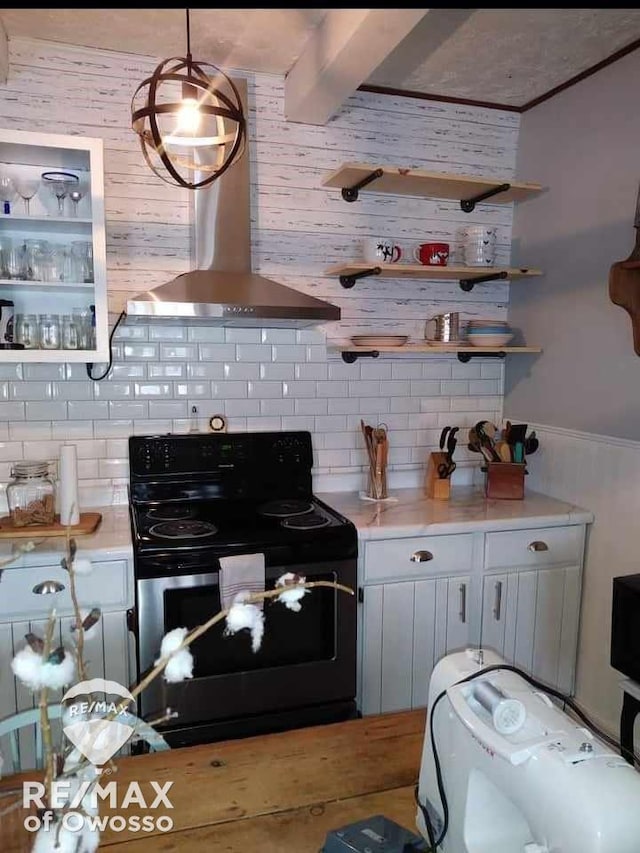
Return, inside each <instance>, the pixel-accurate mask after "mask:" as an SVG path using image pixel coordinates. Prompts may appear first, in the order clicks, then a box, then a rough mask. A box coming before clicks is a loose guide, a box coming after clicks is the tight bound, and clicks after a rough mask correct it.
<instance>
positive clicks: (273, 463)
mask: <svg viewBox="0 0 640 853" xmlns="http://www.w3.org/2000/svg"><path fill="white" fill-rule="evenodd" d="M129 465H130V471H131V481H132V482H135V481H136V480H138V479H141V478H142V479H144V478H147V477H151V476H155V477H157V476H168V477H171V476H182V475H184V474H194V475H207V474H224V473H225V472H234V471H238V472H243V473H244V474H245V475H246V474H247V473H253V474H254V475H255V476H256V477H258V476H259V472H260V471H261V470H264V469H273V468H274V467H280V466H283V467H284V466H286V467H287V468H290V469H296V470H300V471H305V470H308V471H310V470H311V467H312V465H313V453H312V449H311V434H310V433H308V432H281V433H280V432H278V433H272V432H262V433H235V434H233V433H231V434H230V433H226V434H213V435H193V434H189V435H159V436H132V437H131V438H130V439H129Z"/></svg>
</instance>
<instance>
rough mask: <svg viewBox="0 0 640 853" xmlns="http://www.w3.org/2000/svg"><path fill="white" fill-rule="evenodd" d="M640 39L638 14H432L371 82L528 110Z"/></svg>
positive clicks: (541, 11)
mask: <svg viewBox="0 0 640 853" xmlns="http://www.w3.org/2000/svg"><path fill="white" fill-rule="evenodd" d="M637 38H640V9H478V10H474V9H432V10H430V11H429V12H428V14H427V15H426V16H425V17H424V18H423V19H422V21H421V22H420V23H419V24H418V26H417V27H415V29H414V30H413V31H412V32H411V33H410V34H409V35H408V36H407V37H406V38H405V39H404V41H403V42H402V43H401V44H400V45H399V46H398V48H397V49H396V50H394V51H393V53H391V54H390V55H389V56H388V57H387V59H386V60H385V62H383V64H382V65H380V66H378V68H377V69H376V71H375V72H374V73H373V74H372V75H371V77H370V78H369V80H367V83H369V84H375V85H378V86H389V87H394V88H398V89H407V90H414V91H418V92H426V93H429V94H432V95H445V96H449V97H456V98H472V99H474V100H481V101H493V102H497V103H501V104H510V105H512V106H523V105H524V104H526V103H527V102H528V101H531V100H533V99H534V98H537V97H538V96H539V95H542V94H544V93H545V92H548V91H549V90H550V89H553V88H555V87H556V86H558V85H560V84H561V83H564V82H566V81H567V80H569V79H571V78H572V77H574V76H575V75H576V74H580V73H581V72H582V71H585V70H586V69H588V68H591V67H592V66H593V65H596V64H597V63H598V62H601V61H602V60H603V59H606V58H607V57H608V56H611V54H613V53H615V52H616V51H617V50H619V49H620V48H623V47H625V46H626V45H628V44H629V43H630V42H632V41H634V40H635V39H637Z"/></svg>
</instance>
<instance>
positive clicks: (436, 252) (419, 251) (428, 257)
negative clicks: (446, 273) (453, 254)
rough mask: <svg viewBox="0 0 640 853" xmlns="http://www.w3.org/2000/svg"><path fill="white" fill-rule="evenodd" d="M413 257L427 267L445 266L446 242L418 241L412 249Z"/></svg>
mask: <svg viewBox="0 0 640 853" xmlns="http://www.w3.org/2000/svg"><path fill="white" fill-rule="evenodd" d="M413 257H414V258H415V259H416V261H418V263H420V264H424V265H425V266H429V267H446V265H447V261H448V260H449V244H448V243H420V245H419V246H418V247H417V248H415V249H414V250H413Z"/></svg>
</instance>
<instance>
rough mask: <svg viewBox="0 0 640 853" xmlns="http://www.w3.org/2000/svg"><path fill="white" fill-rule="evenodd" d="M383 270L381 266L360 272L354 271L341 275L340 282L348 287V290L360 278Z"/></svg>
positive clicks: (377, 273)
mask: <svg viewBox="0 0 640 853" xmlns="http://www.w3.org/2000/svg"><path fill="white" fill-rule="evenodd" d="M381 272H382V270H381V268H380V267H371V269H368V270H360V272H352V273H348V274H347V275H341V276H340V284H341V285H342V286H343V287H346V288H347V290H349V289H350V288H352V287H353V285H354V284H355V283H356V281H357V280H358V279H359V278H367V277H368V276H370V275H380V273H381Z"/></svg>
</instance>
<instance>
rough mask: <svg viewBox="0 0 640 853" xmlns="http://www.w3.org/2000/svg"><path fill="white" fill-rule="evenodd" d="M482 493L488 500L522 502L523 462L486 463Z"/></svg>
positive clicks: (524, 470) (524, 471)
mask: <svg viewBox="0 0 640 853" xmlns="http://www.w3.org/2000/svg"><path fill="white" fill-rule="evenodd" d="M483 470H484V471H486V472H487V477H486V480H485V489H484V493H485V495H486V496H487V497H488V498H498V499H500V500H522V499H523V498H524V475H525V474H526V471H527V466H526V464H525V463H524V462H487V466H486V468H483Z"/></svg>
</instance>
